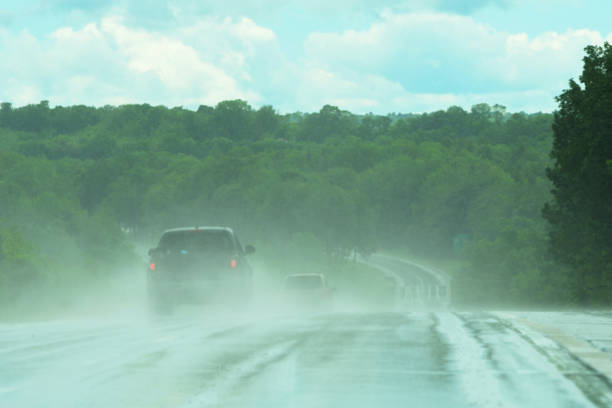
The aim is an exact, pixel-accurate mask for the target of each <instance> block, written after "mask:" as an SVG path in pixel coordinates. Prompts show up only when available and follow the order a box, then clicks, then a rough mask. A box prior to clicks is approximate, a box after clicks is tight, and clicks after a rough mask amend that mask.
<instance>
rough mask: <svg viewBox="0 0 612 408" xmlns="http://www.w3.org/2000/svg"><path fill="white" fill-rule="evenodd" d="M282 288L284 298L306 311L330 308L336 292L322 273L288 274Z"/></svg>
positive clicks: (290, 303) (291, 304)
mask: <svg viewBox="0 0 612 408" xmlns="http://www.w3.org/2000/svg"><path fill="white" fill-rule="evenodd" d="M282 290H283V298H284V300H285V301H286V302H287V303H288V304H289V305H290V306H294V307H297V308H301V309H302V308H303V309H304V310H306V311H308V310H321V309H330V308H331V306H332V301H333V293H334V292H335V289H333V288H330V287H329V285H328V284H327V279H325V275H323V274H321V273H298V274H292V275H287V276H286V277H285V280H284V281H283V289H282Z"/></svg>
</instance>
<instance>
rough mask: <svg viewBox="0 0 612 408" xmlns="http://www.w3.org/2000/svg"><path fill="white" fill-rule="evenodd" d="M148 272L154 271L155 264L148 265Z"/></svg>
mask: <svg viewBox="0 0 612 408" xmlns="http://www.w3.org/2000/svg"><path fill="white" fill-rule="evenodd" d="M149 270H150V271H154V270H155V262H151V263H150V264H149Z"/></svg>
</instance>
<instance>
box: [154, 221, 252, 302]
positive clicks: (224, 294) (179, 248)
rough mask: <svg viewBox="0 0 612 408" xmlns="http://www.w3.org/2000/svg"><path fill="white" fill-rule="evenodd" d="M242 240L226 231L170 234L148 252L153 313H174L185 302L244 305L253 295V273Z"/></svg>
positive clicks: (208, 229) (249, 248)
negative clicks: (174, 309) (176, 306)
mask: <svg viewBox="0 0 612 408" xmlns="http://www.w3.org/2000/svg"><path fill="white" fill-rule="evenodd" d="M253 252H255V248H254V247H253V246H251V245H247V246H246V247H245V248H244V249H243V248H242V245H241V244H240V241H239V240H238V237H237V236H236V234H235V233H234V231H232V229H231V228H227V227H193V228H175V229H171V230H167V231H165V232H164V233H163V235H162V236H161V239H160V240H159V244H158V245H157V247H156V248H153V249H150V250H149V256H150V260H149V268H148V270H147V289H148V295H149V301H150V304H151V306H152V308H153V310H154V311H156V312H159V313H171V312H172V310H173V308H174V306H175V305H177V304H182V303H229V304H234V305H244V304H246V303H247V302H248V300H249V299H250V296H251V287H252V275H253V273H252V270H251V267H250V266H249V264H248V262H247V259H246V255H247V254H251V253H253Z"/></svg>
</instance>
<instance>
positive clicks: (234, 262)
mask: <svg viewBox="0 0 612 408" xmlns="http://www.w3.org/2000/svg"><path fill="white" fill-rule="evenodd" d="M236 265H238V262H236V260H235V259H232V261H231V262H230V268H235V267H236Z"/></svg>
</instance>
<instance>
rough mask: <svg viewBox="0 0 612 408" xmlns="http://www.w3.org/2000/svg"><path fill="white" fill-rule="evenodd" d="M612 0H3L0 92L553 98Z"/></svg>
mask: <svg viewBox="0 0 612 408" xmlns="http://www.w3.org/2000/svg"><path fill="white" fill-rule="evenodd" d="M610 16H612V1H610V0H581V1H579V0H537V1H532V0H410V1H408V0H381V1H375V0H242V1H238V0H225V1H219V0H181V1H179V0H139V1H129V0H114V1H105V0H88V1H86V0H2V2H0V101H3V102H12V103H13V105H15V106H22V105H25V104H29V103H38V102H39V101H40V100H43V99H45V100H49V101H50V103H51V105H52V106H54V105H73V104H86V105H94V106H102V105H106V104H112V105H117V104H124V103H149V104H152V105H166V106H184V107H187V108H196V107H197V106H198V105H201V104H205V105H215V104H216V103H218V102H219V101H222V100H226V99H238V98H239V99H244V100H246V101H248V102H249V103H250V104H251V105H252V106H254V107H259V106H262V105H272V106H274V107H275V108H276V109H277V110H278V111H280V112H294V111H303V112H311V111H317V110H319V109H320V108H321V107H322V106H323V105H324V104H332V105H336V106H339V107H340V108H342V109H347V110H350V111H352V112H355V113H366V112H374V113H380V114H386V113H390V112H426V111H433V110H438V109H446V108H448V107H449V106H452V105H459V106H462V107H464V108H466V109H469V108H470V106H472V105H473V104H476V103H481V102H486V103H489V104H491V105H492V104H495V103H498V104H501V105H504V106H506V107H507V108H508V110H510V111H521V110H522V111H526V112H535V111H552V110H554V109H555V107H556V105H555V101H554V97H555V96H556V95H558V94H559V92H560V91H561V90H563V89H565V88H566V87H567V81H568V80H569V78H572V77H573V78H577V77H578V75H579V74H580V71H581V64H582V62H581V58H582V56H583V49H584V47H585V46H586V45H589V44H602V43H603V42H604V41H606V40H607V41H610V42H612V24H610V18H609V17H610Z"/></svg>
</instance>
